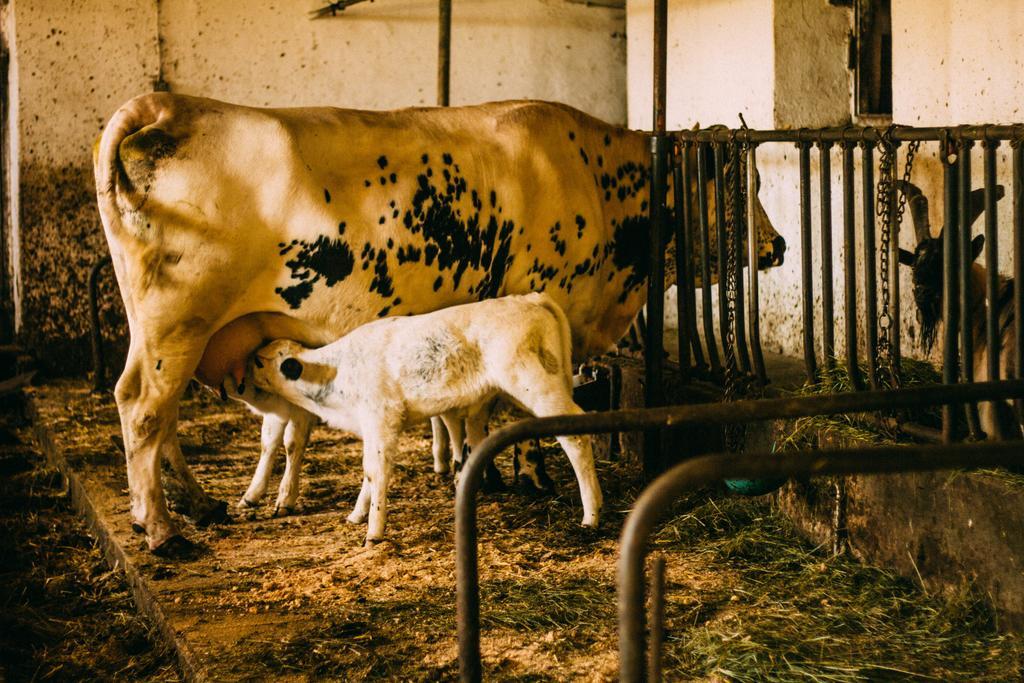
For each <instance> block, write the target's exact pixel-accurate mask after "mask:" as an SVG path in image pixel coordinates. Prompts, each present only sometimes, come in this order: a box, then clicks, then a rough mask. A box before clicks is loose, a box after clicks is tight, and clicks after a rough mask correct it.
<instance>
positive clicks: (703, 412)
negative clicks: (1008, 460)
mask: <svg viewBox="0 0 1024 683" xmlns="http://www.w3.org/2000/svg"><path fill="white" fill-rule="evenodd" d="M1017 397H1024V380H1003V381H1000V382H979V383H975V384H956V385H952V386H947V385H935V386H923V387H911V388H905V389H898V390H888V391H862V392H856V393H845V394H833V395H830V396H800V397H793V398H778V399H766V400H746V401H733V402H730V403H705V404H696V405H686V406H668V407H662V408H635V409H630V410H615V411H609V412H600V413H585V414H583V415H558V416H554V417H539V418H532V419H528V420H521V421H519V422H516V423H514V424H511V425H509V426H507V427H503V428H501V429H499V430H497V431H495V432H492V433H491V434H490V435H489V436H488V437H487V438H485V439H484V440H483V441H482V442H480V444H479V446H478V447H477V448H476V450H474V452H473V453H472V454H470V456H469V458H468V460H467V461H466V463H465V464H464V465H463V469H462V473H461V479H460V481H459V486H458V488H457V490H456V492H455V572H456V615H457V621H458V634H459V679H460V680H461V681H467V682H469V681H479V680H480V679H481V677H482V675H483V672H482V666H481V663H480V575H479V568H478V558H477V525H476V495H477V492H478V491H479V490H480V485H481V483H482V482H483V473H484V469H485V468H486V467H487V465H488V464H490V463H491V462H492V461H493V460H494V458H495V457H496V456H497V455H498V453H500V452H501V451H503V450H504V449H505V448H507V447H509V446H511V445H512V444H514V443H517V442H520V441H526V440H527V439H534V438H546V437H550V436H556V435H572V434H607V433H611V432H620V431H642V430H645V429H655V428H663V427H674V426H680V425H684V424H690V423H694V422H700V423H703V424H728V423H737V422H752V421H756V420H771V419H779V418H793V417H806V416H810V415H835V414H839V413H855V412H868V411H873V410H902V409H908V408H913V407H920V406H922V405H937V404H946V403H963V402H966V401H977V400H996V399H1012V398H1017ZM1016 449H1017V450H1018V451H1019V450H1020V446H1019V445H1016ZM901 452H903V453H908V452H912V450H911V449H909V448H904V449H903V450H902V451H901ZM733 474H734V473H733V472H729V476H730V477H732V476H733ZM736 477H737V478H740V477H743V478H745V477H744V476H743V475H741V474H736Z"/></svg>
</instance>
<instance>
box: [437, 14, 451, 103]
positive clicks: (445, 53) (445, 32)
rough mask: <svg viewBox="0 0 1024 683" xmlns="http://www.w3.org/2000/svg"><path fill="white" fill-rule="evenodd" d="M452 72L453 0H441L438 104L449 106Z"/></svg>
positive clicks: (438, 47) (438, 49)
mask: <svg viewBox="0 0 1024 683" xmlns="http://www.w3.org/2000/svg"><path fill="white" fill-rule="evenodd" d="M451 72H452V0H439V3H438V22H437V104H438V106H440V107H447V106H448V94H449V91H450V89H451V88H450V86H451Z"/></svg>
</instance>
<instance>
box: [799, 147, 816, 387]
mask: <svg viewBox="0 0 1024 683" xmlns="http://www.w3.org/2000/svg"><path fill="white" fill-rule="evenodd" d="M797 146H798V147H799V149H800V273H801V276H802V277H801V281H802V284H801V288H800V293H801V295H802V296H803V323H804V366H805V368H806V370H807V381H808V382H811V383H813V382H815V381H816V380H817V377H818V363H817V359H816V358H815V355H814V273H813V272H812V267H813V259H812V257H813V254H812V253H811V250H812V248H813V247H812V244H811V146H810V145H809V144H808V143H806V142H800V143H797Z"/></svg>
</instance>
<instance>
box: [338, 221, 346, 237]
mask: <svg viewBox="0 0 1024 683" xmlns="http://www.w3.org/2000/svg"><path fill="white" fill-rule="evenodd" d="M338 234H339V235H344V234H345V221H342V222H340V223H338Z"/></svg>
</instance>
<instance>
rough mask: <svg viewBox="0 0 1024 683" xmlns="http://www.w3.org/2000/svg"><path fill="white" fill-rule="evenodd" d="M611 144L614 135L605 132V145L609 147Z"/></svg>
mask: <svg viewBox="0 0 1024 683" xmlns="http://www.w3.org/2000/svg"><path fill="white" fill-rule="evenodd" d="M610 144H612V136H610V135H608V133H605V134H604V146H605V147H607V146H608V145H610Z"/></svg>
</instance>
